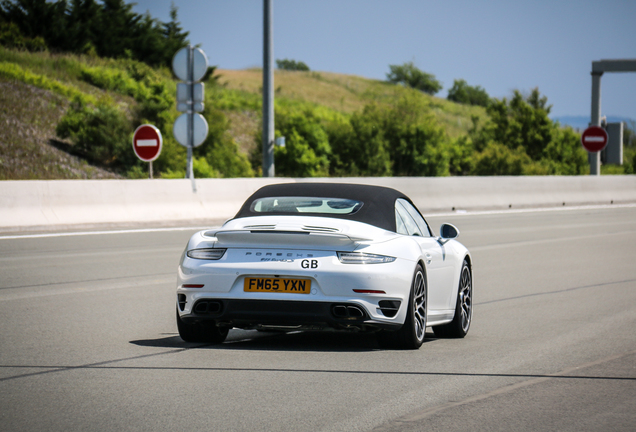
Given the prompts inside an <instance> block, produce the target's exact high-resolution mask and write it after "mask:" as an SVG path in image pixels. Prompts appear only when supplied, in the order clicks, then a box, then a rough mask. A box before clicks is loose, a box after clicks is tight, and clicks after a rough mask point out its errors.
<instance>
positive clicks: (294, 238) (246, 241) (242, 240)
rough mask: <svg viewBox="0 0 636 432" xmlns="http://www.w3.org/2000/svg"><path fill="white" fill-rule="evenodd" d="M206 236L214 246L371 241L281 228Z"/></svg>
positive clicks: (342, 244) (340, 244)
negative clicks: (211, 238) (211, 239)
mask: <svg viewBox="0 0 636 432" xmlns="http://www.w3.org/2000/svg"><path fill="white" fill-rule="evenodd" d="M203 235H204V236H206V237H215V238H216V240H217V245H216V246H243V247H244V246H255V247H264V246H270V247H276V246H282V247H289V246H302V247H308V246H311V247H315V246H317V247H321V246H322V247H347V246H349V247H350V246H355V245H356V244H357V243H360V242H365V241H371V239H368V238H361V237H353V236H349V235H346V234H340V233H324V232H310V231H283V230H225V231H224V230H221V231H206V232H205V233H203Z"/></svg>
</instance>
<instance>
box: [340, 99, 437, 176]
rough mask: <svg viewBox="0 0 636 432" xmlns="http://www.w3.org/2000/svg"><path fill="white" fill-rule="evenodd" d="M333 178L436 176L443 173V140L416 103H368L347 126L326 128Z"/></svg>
mask: <svg viewBox="0 0 636 432" xmlns="http://www.w3.org/2000/svg"><path fill="white" fill-rule="evenodd" d="M329 131H330V139H331V140H332V143H331V144H332V151H333V155H334V157H333V160H334V166H333V169H332V172H333V174H335V175H361V176H386V175H393V176H440V175H448V174H449V154H448V146H449V143H448V138H447V137H446V134H445V133H444V131H443V129H442V128H441V127H440V126H439V125H438V124H437V122H436V121H435V119H434V118H433V117H432V115H431V114H430V109H429V108H428V106H426V105H425V103H424V102H423V101H422V100H421V99H420V98H416V97H413V96H412V95H411V96H409V95H405V96H404V97H402V98H401V99H399V100H398V101H397V102H395V103H394V104H392V105H380V104H377V103H371V104H369V105H367V106H366V107H365V108H364V109H363V110H362V111H361V112H357V113H354V114H353V115H352V116H351V121H350V125H337V126H332V127H330V128H329Z"/></svg>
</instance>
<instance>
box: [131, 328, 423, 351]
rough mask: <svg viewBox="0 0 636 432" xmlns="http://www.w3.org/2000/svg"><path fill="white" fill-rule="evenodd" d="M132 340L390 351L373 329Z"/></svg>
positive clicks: (245, 332)
mask: <svg viewBox="0 0 636 432" xmlns="http://www.w3.org/2000/svg"><path fill="white" fill-rule="evenodd" d="M434 340H435V339H434V335H433V333H427V334H426V339H425V340H424V343H429V342H432V341H434ZM130 343H131V344H134V345H137V346H144V347H153V348H181V349H183V348H186V349H213V350H247V351H250V350H254V351H310V352H368V351H391V349H388V350H387V349H384V348H381V347H380V345H378V342H377V340H376V338H375V335H374V334H372V333H338V332H333V333H332V332H311V331H295V332H261V331H256V330H237V329H233V330H231V331H230V334H229V335H228V338H227V340H226V341H225V342H224V343H222V344H206V343H190V342H184V341H183V340H182V339H181V338H180V337H179V335H178V334H176V333H174V334H173V333H170V336H166V337H161V338H157V339H146V340H134V341H130Z"/></svg>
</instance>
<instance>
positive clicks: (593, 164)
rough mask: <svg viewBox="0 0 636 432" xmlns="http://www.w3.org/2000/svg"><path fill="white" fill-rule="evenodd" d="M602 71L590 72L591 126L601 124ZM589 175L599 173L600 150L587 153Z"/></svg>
mask: <svg viewBox="0 0 636 432" xmlns="http://www.w3.org/2000/svg"><path fill="white" fill-rule="evenodd" d="M602 76H603V72H592V118H591V123H590V125H591V126H600V125H601V77H602ZM588 160H589V162H590V175H600V174H601V152H591V153H588Z"/></svg>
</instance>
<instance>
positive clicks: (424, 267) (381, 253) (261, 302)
mask: <svg viewBox="0 0 636 432" xmlns="http://www.w3.org/2000/svg"><path fill="white" fill-rule="evenodd" d="M458 234H459V232H458V230H457V229H456V228H455V227H454V226H452V225H450V224H443V225H442V226H441V228H440V235H439V236H435V235H434V234H433V231H432V230H431V229H430V227H429V226H428V223H427V222H426V221H425V220H424V218H423V217H422V215H421V214H420V212H419V211H418V210H417V208H416V207H415V206H414V205H413V203H412V202H411V200H410V199H409V198H408V197H407V196H405V195H404V194H402V193H400V192H398V191H396V190H394V189H390V188H385V187H380V186H369V185H355V184H338V183H288V184H275V185H270V186H265V187H263V188H261V189H259V190H258V191H256V192H255V193H254V194H253V195H252V196H250V197H249V198H248V199H247V201H246V202H245V203H244V204H243V207H241V209H240V210H239V212H238V214H237V215H236V216H235V217H234V218H233V219H230V220H229V221H227V222H226V223H225V224H224V225H223V226H222V227H221V228H219V229H212V230H207V231H200V232H198V233H196V234H194V235H193V236H192V237H191V238H190V241H189V242H188V244H187V246H186V249H185V251H184V252H183V255H182V257H181V262H180V264H179V271H178V273H179V274H178V281H177V327H178V329H179V335H180V336H181V338H182V339H183V340H184V341H188V342H206V343H221V342H223V341H224V340H225V338H226V336H227V334H228V331H229V329H231V328H233V327H236V328H242V329H263V330H268V329H269V330H342V331H372V332H376V334H377V339H378V342H379V344H380V346H382V347H387V348H400V349H417V348H419V347H420V346H421V345H422V342H423V340H424V337H425V331H426V327H427V326H430V327H432V328H433V331H434V332H435V336H437V337H455V338H462V337H464V336H465V335H466V333H467V332H468V329H469V327H470V323H471V319H472V297H473V281H472V260H471V257H470V254H469V252H468V250H467V249H466V248H465V247H464V246H463V245H462V244H461V243H459V242H458V241H456V240H454V239H455V238H456V237H457V235H458Z"/></svg>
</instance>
